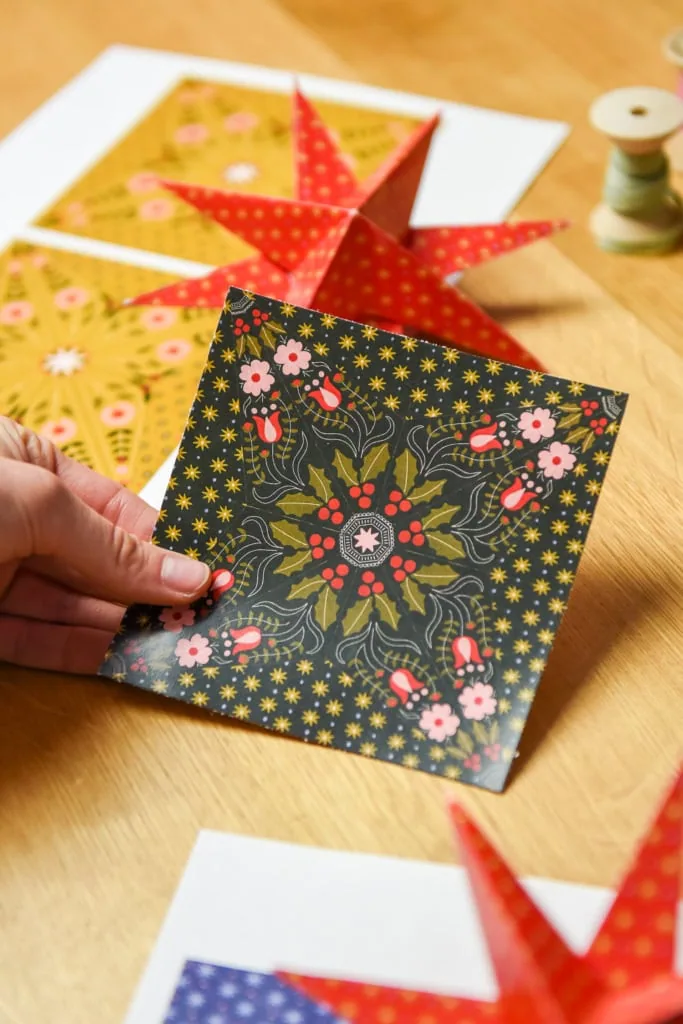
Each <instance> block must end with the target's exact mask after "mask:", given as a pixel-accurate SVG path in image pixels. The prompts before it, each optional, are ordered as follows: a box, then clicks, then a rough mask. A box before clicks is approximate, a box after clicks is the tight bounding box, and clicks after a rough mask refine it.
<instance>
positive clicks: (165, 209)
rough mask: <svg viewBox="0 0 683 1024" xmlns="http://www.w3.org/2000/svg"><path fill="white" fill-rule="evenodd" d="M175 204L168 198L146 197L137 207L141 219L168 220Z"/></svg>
mask: <svg viewBox="0 0 683 1024" xmlns="http://www.w3.org/2000/svg"><path fill="white" fill-rule="evenodd" d="M174 210H175V206H174V205H173V203H172V202H171V200H170V199H148V200H147V202H146V203H142V205H141V206H139V207H138V213H139V214H140V219H141V220H168V219H169V217H172V216H173V212H174Z"/></svg>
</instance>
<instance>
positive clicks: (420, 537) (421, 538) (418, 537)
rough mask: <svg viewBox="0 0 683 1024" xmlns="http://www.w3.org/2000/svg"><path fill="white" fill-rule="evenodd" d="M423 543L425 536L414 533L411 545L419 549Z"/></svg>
mask: <svg viewBox="0 0 683 1024" xmlns="http://www.w3.org/2000/svg"><path fill="white" fill-rule="evenodd" d="M424 542H425V535H424V533H416V534H415V535H414V537H413V544H414V545H415V547H416V548H421V547H422V545H423V544H424Z"/></svg>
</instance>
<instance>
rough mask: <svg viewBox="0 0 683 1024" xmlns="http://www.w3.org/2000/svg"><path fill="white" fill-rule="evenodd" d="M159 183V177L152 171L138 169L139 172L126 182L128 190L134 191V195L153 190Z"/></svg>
mask: <svg viewBox="0 0 683 1024" xmlns="http://www.w3.org/2000/svg"><path fill="white" fill-rule="evenodd" d="M158 184H159V179H158V178H157V176H156V174H152V172H151V171H138V173H137V174H133V175H132V177H130V178H129V179H128V181H127V182H126V185H127V186H128V191H129V192H132V193H133V195H143V194H144V193H145V192H153V191H154V189H155V188H156V187H157V185H158Z"/></svg>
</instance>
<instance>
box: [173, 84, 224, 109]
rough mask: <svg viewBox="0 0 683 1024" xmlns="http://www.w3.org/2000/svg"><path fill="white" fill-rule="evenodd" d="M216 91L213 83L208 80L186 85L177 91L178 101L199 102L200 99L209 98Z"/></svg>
mask: <svg viewBox="0 0 683 1024" xmlns="http://www.w3.org/2000/svg"><path fill="white" fill-rule="evenodd" d="M215 93H216V90H215V88H214V86H213V85H209V83H208V82H200V83H197V84H196V85H188V86H186V88H185V89H181V91H180V92H179V93H178V102H179V103H188V104H189V103H199V101H200V100H210V99H211V98H212V97H213V96H214V95H215Z"/></svg>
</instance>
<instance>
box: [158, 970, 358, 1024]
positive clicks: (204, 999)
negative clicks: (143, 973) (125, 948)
mask: <svg viewBox="0 0 683 1024" xmlns="http://www.w3.org/2000/svg"><path fill="white" fill-rule="evenodd" d="M244 1021H248V1022H250V1024H346V1022H345V1021H344V1020H342V1019H340V1018H339V1017H336V1016H335V1015H334V1014H333V1013H331V1012H330V1011H329V1010H327V1009H326V1008H325V1007H324V1006H320V1005H319V1004H318V1003H315V1002H313V1001H312V1000H311V999H307V998H306V996H303V995H300V994H299V992H297V991H296V990H295V989H293V988H291V987H290V986H289V985H287V984H286V983H285V982H284V981H280V979H279V978H276V977H275V975H273V974H260V973H258V972H256V971H240V970H238V969H237V968H236V967H219V966H217V965H215V964H207V963H201V962H199V961H196V960H188V961H187V963H186V964H185V966H184V968H183V973H182V974H181V976H180V981H179V982H178V986H177V988H176V990H175V993H174V995H173V1000H172V1002H171V1005H170V1007H169V1010H168V1013H167V1014H166V1016H165V1018H164V1024H239V1022H244Z"/></svg>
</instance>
